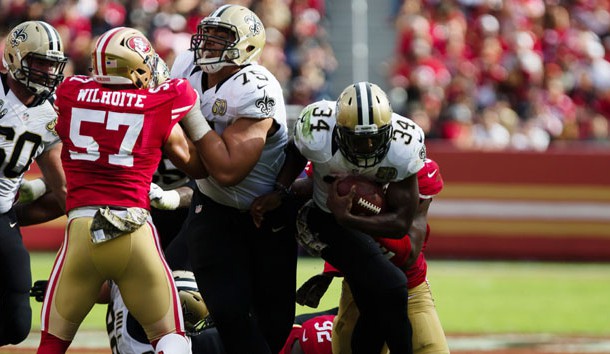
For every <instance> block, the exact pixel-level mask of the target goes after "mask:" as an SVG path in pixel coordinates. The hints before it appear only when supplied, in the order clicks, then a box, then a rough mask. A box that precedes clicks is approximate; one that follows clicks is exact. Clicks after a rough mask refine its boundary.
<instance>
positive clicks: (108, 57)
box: [91, 27, 159, 89]
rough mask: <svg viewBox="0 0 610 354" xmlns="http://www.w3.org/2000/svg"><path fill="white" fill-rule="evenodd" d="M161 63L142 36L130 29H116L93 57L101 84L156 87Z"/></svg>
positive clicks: (102, 38) (101, 41)
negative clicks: (158, 67)
mask: <svg viewBox="0 0 610 354" xmlns="http://www.w3.org/2000/svg"><path fill="white" fill-rule="evenodd" d="M158 60H159V56H158V55H157V54H156V53H155V50H154V49H153V47H152V45H151V44H150V42H149V41H148V39H146V37H145V36H144V35H143V34H142V32H140V31H138V30H136V29H133V28H129V27H117V28H113V29H111V30H109V31H107V32H106V33H104V34H102V35H101V36H100V37H99V38H98V40H97V42H96V43H95V48H94V49H93V52H92V53H91V61H92V63H93V70H92V71H93V78H94V80H95V81H97V82H99V83H101V84H108V85H131V84H133V85H135V86H136V87H137V88H140V89H143V88H149V87H153V86H154V85H155V84H156V82H155V81H156V80H155V77H156V75H155V72H156V70H157V65H158Z"/></svg>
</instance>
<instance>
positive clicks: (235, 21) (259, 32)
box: [191, 5, 266, 73]
mask: <svg viewBox="0 0 610 354" xmlns="http://www.w3.org/2000/svg"><path fill="white" fill-rule="evenodd" d="M265 38H266V36H265V27H264V26H263V23H262V22H261V20H260V19H259V18H258V16H256V14H255V13H254V12H252V11H250V10H249V9H248V8H246V7H243V6H240V5H223V6H221V7H219V8H218V9H217V10H216V11H214V12H213V13H211V14H210V15H209V16H208V17H205V18H204V19H203V20H201V22H200V23H199V25H198V26H197V33H196V34H194V35H193V36H192V37H191V50H192V51H193V53H194V54H195V59H194V60H195V65H199V66H201V68H202V70H203V71H204V72H206V73H215V72H217V71H218V70H220V69H221V68H222V67H224V66H227V65H238V66H242V65H246V64H249V63H251V62H253V61H256V60H257V59H258V58H259V57H260V55H261V53H262V51H263V47H264V46H265Z"/></svg>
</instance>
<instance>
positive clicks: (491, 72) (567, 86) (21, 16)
mask: <svg viewBox="0 0 610 354" xmlns="http://www.w3.org/2000/svg"><path fill="white" fill-rule="evenodd" d="M390 1H391V2H392V3H391V6H392V11H391V16H389V18H388V26H394V27H395V30H396V47H395V48H396V49H395V53H394V55H392V53H388V57H391V60H390V62H389V63H387V79H388V82H387V83H385V85H384V84H381V86H386V87H389V89H388V94H389V95H390V99H391V101H392V103H393V106H394V109H395V111H397V112H398V113H400V114H403V115H405V116H408V117H410V118H412V119H413V120H415V121H416V122H417V123H418V124H419V125H420V126H422V128H423V129H424V130H425V131H426V133H427V138H428V139H443V140H446V141H449V142H451V143H452V144H453V145H455V146H457V147H459V148H463V149H483V150H500V149H517V150H539V151H544V150H546V149H547V148H548V147H549V146H550V145H551V144H561V143H563V142H568V141H591V142H596V143H597V145H602V146H605V145H608V146H610V137H609V136H610V134H609V128H608V126H609V125H608V120H610V0H570V1H568V0H390ZM223 3H238V4H241V5H244V6H248V7H250V8H251V9H253V10H254V11H255V12H256V13H257V14H258V15H259V16H260V18H261V20H262V21H263V23H264V24H265V26H266V29H267V44H266V47H265V50H264V52H263V56H262V58H261V62H262V64H263V65H265V66H267V68H269V70H271V71H272V72H273V73H274V74H275V75H276V77H277V78H278V79H279V80H280V83H281V84H282V87H283V88H284V90H285V96H286V102H287V103H288V104H290V105H295V106H299V105H307V104H309V103H311V102H313V101H315V100H319V99H322V98H326V99H334V97H333V96H332V94H331V92H330V87H329V82H330V81H331V80H332V77H333V72H334V71H335V69H336V67H337V65H338V63H337V59H336V57H335V54H334V52H333V49H332V46H331V44H330V38H329V33H328V32H327V30H326V27H325V25H324V24H325V23H326V21H328V16H327V15H328V14H327V13H326V8H325V0H242V1H221V0H207V1H205V0H203V1H201V0H175V1H171V0H78V1H76V0H37V1H34V0H2V1H1V2H0V37H1V38H4V37H5V36H6V33H7V32H8V31H9V30H10V28H12V27H13V26H15V25H16V24H18V23H20V22H22V21H26V20H33V19H39V20H44V21H47V22H49V23H50V24H52V25H53V26H55V27H56V28H57V30H58V31H59V32H60V33H61V35H62V36H63V39H64V44H65V46H66V54H67V55H68V56H69V58H70V65H69V66H68V68H67V70H66V74H73V73H74V74H84V75H87V74H88V73H89V66H90V57H89V55H90V49H91V48H92V45H93V44H94V41H95V39H96V37H97V36H98V35H100V34H101V33H103V32H105V31H106V30H108V29H110V28H113V27H117V26H130V27H134V28H137V29H140V30H141V31H143V32H144V33H145V34H147V35H148V37H149V38H150V40H151V42H152V43H153V45H154V46H155V49H156V50H157V52H158V53H159V54H160V55H161V56H162V57H163V58H164V59H165V60H166V61H167V63H168V64H169V65H170V66H171V64H172V63H173V59H174V58H175V56H176V55H177V54H178V53H180V52H182V51H184V50H187V49H188V48H189V44H190V36H191V34H192V33H194V32H195V31H196V29H197V24H198V23H199V21H200V20H201V19H202V18H203V17H205V16H206V15H207V14H209V13H210V12H211V11H212V10H214V9H215V8H216V7H217V6H218V5H219V4H223ZM370 35H371V36H374V34H370ZM3 45H4V40H2V42H1V44H0V51H2V46H3Z"/></svg>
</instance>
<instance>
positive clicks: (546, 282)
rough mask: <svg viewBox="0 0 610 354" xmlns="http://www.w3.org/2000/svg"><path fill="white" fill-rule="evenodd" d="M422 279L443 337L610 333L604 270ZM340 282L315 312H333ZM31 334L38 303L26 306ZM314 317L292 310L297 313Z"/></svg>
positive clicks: (452, 267) (303, 273)
mask: <svg viewBox="0 0 610 354" xmlns="http://www.w3.org/2000/svg"><path fill="white" fill-rule="evenodd" d="M54 256H55V255H54V254H51V253H33V254H32V272H33V279H34V280H37V279H44V278H47V277H48V275H49V273H50V270H51V266H52V263H53V259H54ZM428 266H429V268H428V278H429V280H430V284H431V287H432V291H433V295H434V298H435V301H436V306H437V309H438V312H439V316H440V318H441V322H442V323H443V327H444V328H445V332H447V333H448V334H468V333H473V334H475V333H476V334H478V333H549V334H566V335H567V334H570V335H594V336H597V335H599V336H602V335H605V336H607V335H608V333H610V315H608V312H607V309H608V307H610V295H609V294H610V264H558V263H532V262H464V261H429V264H428ZM321 271H322V260H320V259H312V258H301V259H300V261H299V270H298V285H301V284H302V283H303V282H304V281H305V280H306V279H308V278H309V277H310V276H312V275H314V274H316V273H319V272H321ZM340 285H341V284H340V280H338V279H336V280H334V281H333V283H332V284H331V287H330V288H329V291H328V292H327V293H326V295H325V296H324V297H323V298H322V300H321V302H320V306H319V309H320V310H323V309H328V308H331V307H334V306H336V305H337V301H338V298H339V292H340ZM32 306H33V313H34V319H33V330H38V329H39V328H40V318H39V314H40V308H41V304H40V303H37V302H35V301H33V300H32ZM311 311H315V310H313V309H310V308H307V307H301V306H297V314H301V313H303V312H311ZM104 315H105V305H96V306H95V307H94V309H93V310H92V312H91V313H90V314H89V316H88V317H87V319H86V320H85V322H84V323H83V325H82V326H81V328H82V329H103V328H104V322H105V321H104Z"/></svg>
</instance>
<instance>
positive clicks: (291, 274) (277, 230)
mask: <svg viewBox="0 0 610 354" xmlns="http://www.w3.org/2000/svg"><path fill="white" fill-rule="evenodd" d="M291 211H292V212H294V213H291ZM295 215H296V210H295V209H291V208H290V206H289V205H284V206H282V207H280V208H278V209H276V210H274V211H273V212H270V213H269V214H267V215H266V216H265V221H264V222H263V224H262V225H261V228H260V229H256V228H254V227H252V226H253V224H252V221H251V218H250V216H249V215H248V216H247V218H248V219H247V220H244V224H245V225H250V226H249V229H250V230H252V231H249V232H252V233H253V234H254V235H255V236H254V237H255V238H252V239H251V242H252V247H253V250H254V253H253V254H254V257H255V258H254V276H255V278H254V282H253V283H254V310H255V314H256V317H257V319H258V323H259V325H260V327H261V330H262V331H263V333H264V335H265V338H266V339H267V343H268V344H269V348H270V349H271V352H272V353H278V352H279V351H280V350H281V349H282V347H283V346H284V344H285V342H286V339H287V338H288V335H289V334H290V331H291V329H292V325H293V323H294V315H295V296H296V295H295V294H296V291H295V289H296V267H297V251H298V250H297V244H296V239H295V237H294V233H295V219H294V217H295ZM246 223H247V224H246Z"/></svg>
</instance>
